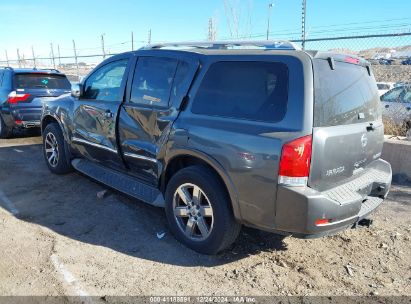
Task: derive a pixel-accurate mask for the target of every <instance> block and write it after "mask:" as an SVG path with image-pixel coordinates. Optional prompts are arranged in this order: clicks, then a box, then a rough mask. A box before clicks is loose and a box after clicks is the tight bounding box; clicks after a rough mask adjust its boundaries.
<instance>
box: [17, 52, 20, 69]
mask: <svg viewBox="0 0 411 304" xmlns="http://www.w3.org/2000/svg"><path fill="white" fill-rule="evenodd" d="M17 62H18V65H19V68H21V62H20V51H19V49H17Z"/></svg>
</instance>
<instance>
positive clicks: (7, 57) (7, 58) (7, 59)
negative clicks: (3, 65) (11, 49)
mask: <svg viewBox="0 0 411 304" xmlns="http://www.w3.org/2000/svg"><path fill="white" fill-rule="evenodd" d="M4 51H5V53H6V61H7V66H10V62H9V55H7V50H4Z"/></svg>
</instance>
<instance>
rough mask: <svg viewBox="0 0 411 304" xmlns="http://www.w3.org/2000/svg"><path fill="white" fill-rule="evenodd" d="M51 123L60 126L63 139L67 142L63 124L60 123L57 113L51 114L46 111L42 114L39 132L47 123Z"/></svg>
mask: <svg viewBox="0 0 411 304" xmlns="http://www.w3.org/2000/svg"><path fill="white" fill-rule="evenodd" d="M51 123H57V124H58V125H59V126H60V129H61V131H62V132H63V136H64V139H65V140H66V142H67V140H68V138H67V133H66V130H65V128H64V126H63V124H62V123H61V120H60V118H59V117H58V116H57V115H53V114H51V113H47V114H45V115H43V117H42V119H41V133H43V132H44V129H45V128H46V127H47V125H49V124H51Z"/></svg>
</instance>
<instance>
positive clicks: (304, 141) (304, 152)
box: [278, 135, 312, 186]
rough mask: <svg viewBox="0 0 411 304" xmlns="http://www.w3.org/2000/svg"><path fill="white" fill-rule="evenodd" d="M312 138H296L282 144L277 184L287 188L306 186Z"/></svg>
mask: <svg viewBox="0 0 411 304" xmlns="http://www.w3.org/2000/svg"><path fill="white" fill-rule="evenodd" d="M311 144H312V136H311V135H308V136H304V137H300V138H297V139H296V140H293V141H291V142H288V143H286V144H284V146H283V149H282V152H281V159H280V169H279V177H278V183H279V184H283V185H287V186H306V185H307V180H308V175H309V174H310V161H311Z"/></svg>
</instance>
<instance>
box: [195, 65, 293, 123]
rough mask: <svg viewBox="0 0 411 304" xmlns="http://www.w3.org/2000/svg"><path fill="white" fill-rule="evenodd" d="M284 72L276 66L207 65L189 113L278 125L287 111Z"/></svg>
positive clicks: (286, 83) (285, 73) (286, 74)
mask: <svg viewBox="0 0 411 304" xmlns="http://www.w3.org/2000/svg"><path fill="white" fill-rule="evenodd" d="M287 100H288V68H287V66H286V65H285V64H283V63H276V62H218V63H214V64H213V65H211V67H210V68H209V70H208V71H207V74H206V75H205V76H204V79H203V81H202V83H201V85H200V88H199V89H198V92H197V95H196V96H195V99H194V102H193V106H192V112H193V113H196V114H203V115H210V116H222V117H228V118H236V119H246V120H255V121H264V122H278V121H281V120H282V119H283V118H284V116H285V113H286V110H287Z"/></svg>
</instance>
